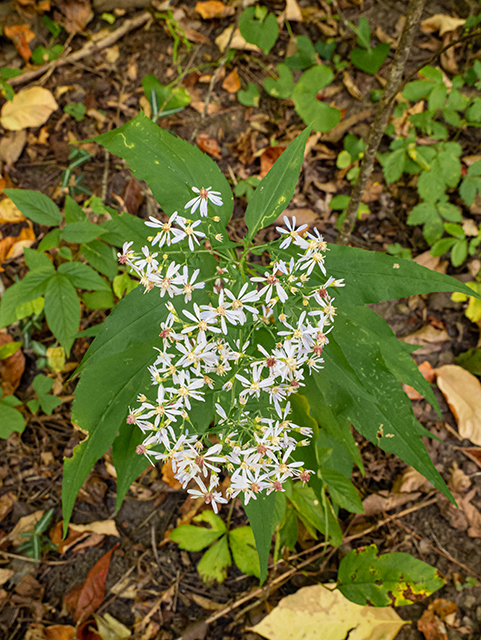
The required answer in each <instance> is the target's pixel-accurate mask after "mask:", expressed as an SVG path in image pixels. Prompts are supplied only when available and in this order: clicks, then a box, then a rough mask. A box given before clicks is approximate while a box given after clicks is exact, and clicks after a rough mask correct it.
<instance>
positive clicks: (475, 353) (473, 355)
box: [454, 298, 481, 376]
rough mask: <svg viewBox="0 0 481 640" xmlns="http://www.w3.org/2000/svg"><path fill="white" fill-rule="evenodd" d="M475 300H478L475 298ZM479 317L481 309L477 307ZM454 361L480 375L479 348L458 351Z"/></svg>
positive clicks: (480, 355) (480, 356) (480, 316)
mask: <svg viewBox="0 0 481 640" xmlns="http://www.w3.org/2000/svg"><path fill="white" fill-rule="evenodd" d="M473 300H474V298H473ZM476 302H479V300H477V301H476ZM480 318H481V309H478V320H479V319H480ZM454 363H455V364H457V365H459V366H460V367H463V369H466V371H469V372H470V373H472V374H473V375H475V376H480V375H481V349H478V348H477V347H474V348H473V349H469V351H465V352H464V353H460V354H459V356H458V357H457V358H456V359H455V360H454Z"/></svg>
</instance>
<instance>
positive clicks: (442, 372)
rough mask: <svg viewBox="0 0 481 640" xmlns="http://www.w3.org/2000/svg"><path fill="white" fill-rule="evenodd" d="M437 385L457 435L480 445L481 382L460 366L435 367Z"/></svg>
mask: <svg viewBox="0 0 481 640" xmlns="http://www.w3.org/2000/svg"><path fill="white" fill-rule="evenodd" d="M435 373H436V376H437V385H438V387H439V389H440V391H441V392H442V394H443V395H444V397H445V398H446V402H447V403H448V405H449V408H450V409H451V411H452V413H453V415H454V417H455V419H456V422H457V424H458V430H459V435H460V436H461V437H462V438H467V439H468V440H471V442H473V443H474V444H477V445H481V383H480V382H479V380H478V379H477V378H476V376H473V374H472V373H469V371H466V369H463V368H462V367H459V366H458V365H455V364H448V365H445V366H444V367H439V369H435Z"/></svg>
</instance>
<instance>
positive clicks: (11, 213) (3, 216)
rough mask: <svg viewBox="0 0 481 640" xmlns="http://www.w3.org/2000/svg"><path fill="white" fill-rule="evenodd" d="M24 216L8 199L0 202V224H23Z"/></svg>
mask: <svg viewBox="0 0 481 640" xmlns="http://www.w3.org/2000/svg"><path fill="white" fill-rule="evenodd" d="M24 220H25V216H24V215H23V213H22V212H21V211H20V209H19V208H18V207H17V206H16V205H15V204H14V203H13V200H10V198H4V199H3V200H0V223H1V224H13V223H15V222H23V221H24Z"/></svg>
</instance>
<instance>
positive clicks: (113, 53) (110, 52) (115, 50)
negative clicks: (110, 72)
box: [105, 44, 120, 64]
mask: <svg viewBox="0 0 481 640" xmlns="http://www.w3.org/2000/svg"><path fill="white" fill-rule="evenodd" d="M119 55H120V51H119V45H118V44H114V46H113V47H109V48H108V49H106V50H105V60H106V61H107V62H108V63H109V64H113V63H114V62H117V60H118V58H119Z"/></svg>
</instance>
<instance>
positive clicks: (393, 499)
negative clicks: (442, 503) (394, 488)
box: [362, 491, 421, 516]
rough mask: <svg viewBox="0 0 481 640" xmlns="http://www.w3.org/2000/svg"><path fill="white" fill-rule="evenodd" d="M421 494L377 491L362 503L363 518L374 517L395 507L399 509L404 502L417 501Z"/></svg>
mask: <svg viewBox="0 0 481 640" xmlns="http://www.w3.org/2000/svg"><path fill="white" fill-rule="evenodd" d="M420 495H421V493H420V492H419V491H415V492H414V493H390V492H389V491H379V493H372V494H371V495H370V496H368V497H367V498H365V499H364V500H363V501H362V505H363V507H364V515H365V516H374V515H376V514H378V513H383V512H384V511H391V510H392V509H395V508H396V507H401V506H402V505H403V504H406V502H411V501H413V500H417V499H418V498H419V496H420Z"/></svg>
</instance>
